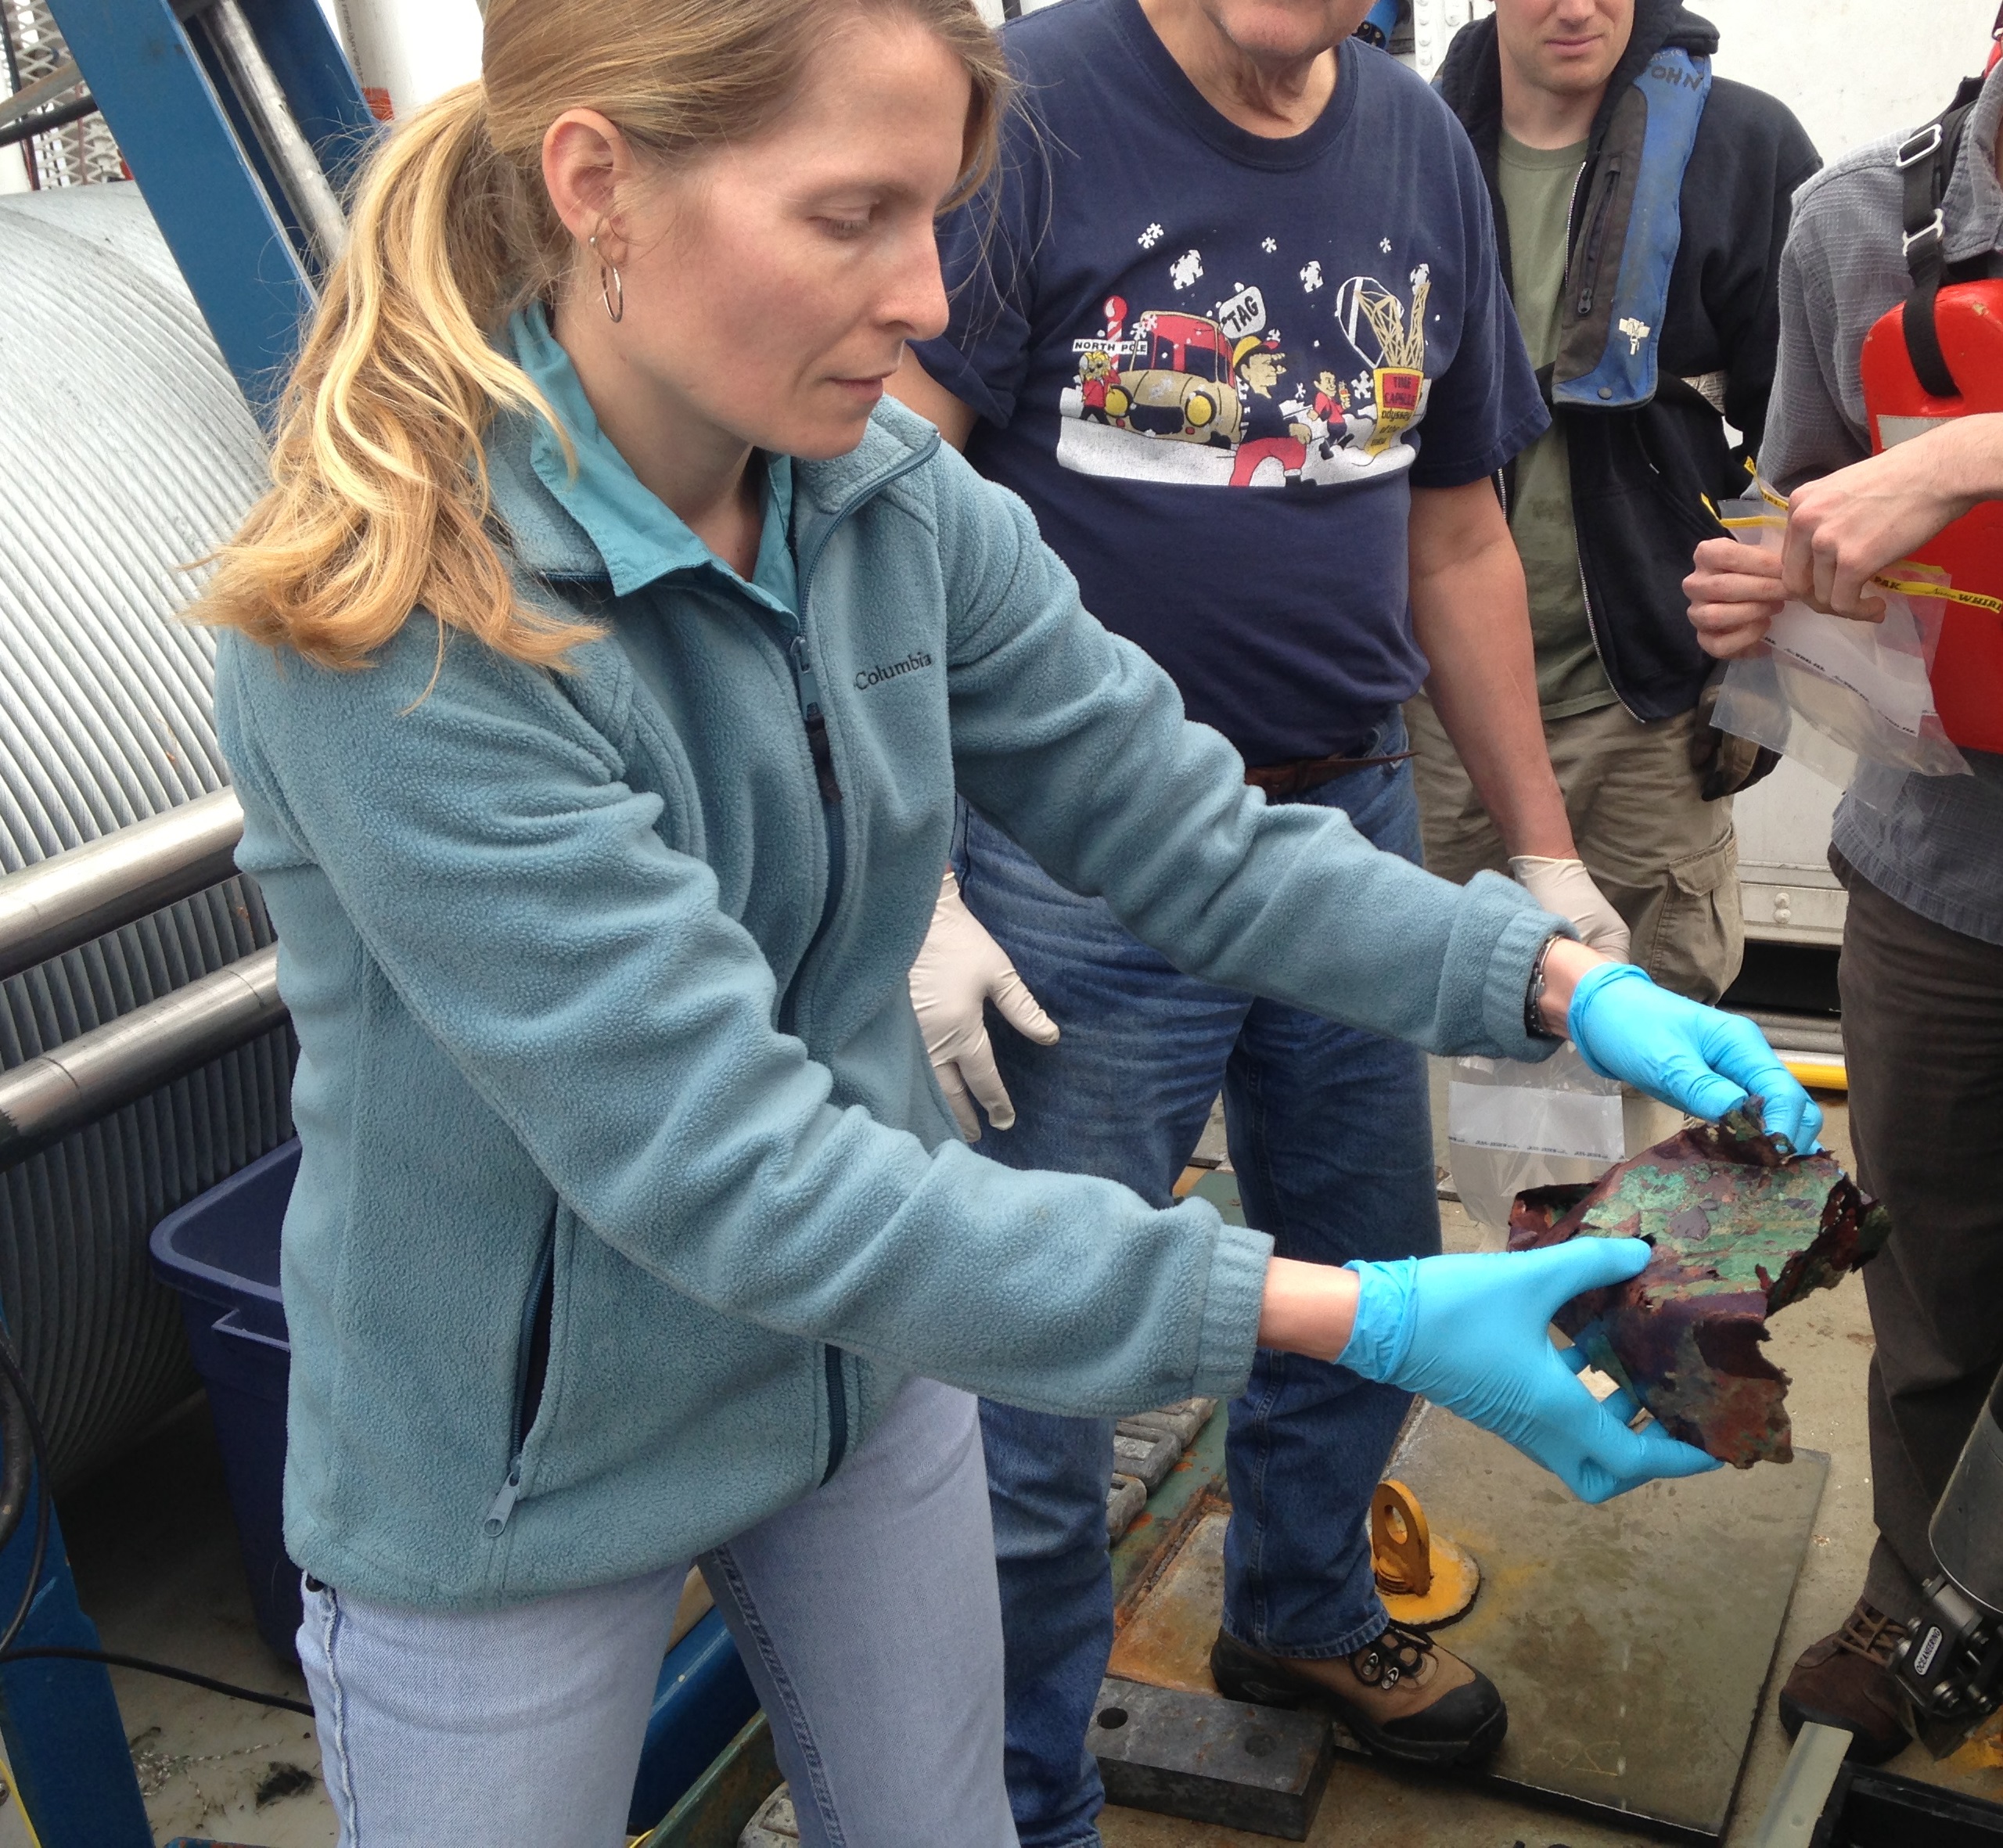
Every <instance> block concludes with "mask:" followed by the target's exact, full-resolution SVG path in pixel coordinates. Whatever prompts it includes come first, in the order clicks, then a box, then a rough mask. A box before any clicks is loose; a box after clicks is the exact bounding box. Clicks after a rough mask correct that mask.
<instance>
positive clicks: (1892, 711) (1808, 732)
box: [1713, 499, 1970, 783]
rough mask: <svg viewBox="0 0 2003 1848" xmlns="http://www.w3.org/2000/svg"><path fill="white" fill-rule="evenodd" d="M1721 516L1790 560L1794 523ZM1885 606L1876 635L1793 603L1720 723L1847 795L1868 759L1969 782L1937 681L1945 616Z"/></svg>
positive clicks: (1726, 699)
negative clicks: (1843, 786) (1936, 699)
mask: <svg viewBox="0 0 2003 1848" xmlns="http://www.w3.org/2000/svg"><path fill="white" fill-rule="evenodd" d="M1719 512H1720V515H1721V518H1722V519H1723V520H1724V523H1725V525H1726V526H1727V527H1729V528H1730V529H1731V532H1732V535H1733V537H1734V538H1737V539H1739V541H1742V543H1745V544H1747V545H1757V546H1760V548H1763V549H1764V550H1766V551H1769V552H1778V551H1779V550H1780V548H1781V543H1782V536H1783V535H1784V534H1785V531H1786V530H1787V518H1786V516H1785V514H1784V513H1782V512H1778V511H1777V510H1776V509H1775V507H1774V506H1773V505H1771V503H1770V502H1767V500H1765V499H1747V500H1742V501H1728V502H1725V504H1724V506H1723V507H1722V508H1721V509H1720V510H1719ZM1908 570H1917V567H1908ZM1878 594H1879V595H1881V596H1882V597H1883V599H1884V602H1885V619H1884V620H1883V622H1877V623H1870V622H1857V621H1853V620H1850V619H1849V618H1847V617H1840V616H1825V615H1824V614H1823V613H1821V611H1820V610H1817V609H1810V608H1809V606H1807V604H1806V603H1803V602H1799V601H1798V600H1792V599H1791V600H1790V601H1789V602H1788V604H1787V605H1786V606H1785V608H1784V609H1782V611H1781V613H1780V614H1779V615H1778V616H1777V617H1775V618H1774V621H1773V627H1771V629H1769V630H1768V631H1767V638H1766V639H1765V641H1764V642H1761V643H1760V647H1759V649H1758V651H1757V653H1753V654H1750V655H1746V656H1742V657H1741V658H1740V659H1739V660H1735V661H1734V662H1732V663H1731V665H1730V666H1729V667H1728V668H1727V669H1726V670H1725V676H1724V687H1723V689H1722V690H1721V692H1720V693H1719V695H1718V703H1717V711H1716V713H1715V714H1714V717H1713V722H1714V724H1716V725H1717V727H1718V728H1719V729H1720V730H1721V731H1725V732H1731V733H1732V734H1733V735H1735V736H1736V737H1739V738H1749V739H1753V742H1756V743H1758V744H1764V745H1766V746H1769V747H1770V748H1771V749H1772V750H1777V751H1779V752H1781V753H1782V754H1783V755H1785V756H1787V757H1793V758H1796V759H1797V760H1800V762H1802V763H1804V764H1807V766H1808V768H1810V769H1811V770H1813V771H1816V772H1817V773H1818V775H1821V776H1824V777H1825V778H1828V779H1829V781H1831V782H1836V783H1847V782H1849V781H1850V772H1851V771H1852V770H1853V769H1854V768H1855V766H1856V764H1857V760H1859V759H1863V760H1868V761H1869V762H1871V763H1872V764H1879V765H1883V766H1885V767H1887V768H1890V769H1893V770H1901V771H1918V773H1919V774H1920V775H1923V776H1966V775H1969V774H1970V773H1969V767H1968V763H1967V760H1965V758H1964V757H1962V753H1961V752H1960V751H1959V750H1958V749H1957V748H1956V747H1955V746H1954V743H1953V742H1952V741H1951V739H1949V738H1948V736H1947V733H1946V732H1944V731H1943V730H1942V729H1941V726H1940V714H1939V713H1938V712H1936V710H1934V705H1933V687H1932V685H1930V683H1929V680H1928V674H1929V672H1930V671H1931V669H1932V667H1933V656H1934V651H1935V650H1936V649H1937V648H1938V647H1939V646H1940V624H1941V619H1942V617H1943V614H1944V611H1945V609H1946V605H1945V604H1944V602H1942V601H1941V600H1940V599H1938V598H1936V597H1916V596H1906V595H1901V593H1899V592H1898V591H1890V590H1883V591H1879V593H1878Z"/></svg>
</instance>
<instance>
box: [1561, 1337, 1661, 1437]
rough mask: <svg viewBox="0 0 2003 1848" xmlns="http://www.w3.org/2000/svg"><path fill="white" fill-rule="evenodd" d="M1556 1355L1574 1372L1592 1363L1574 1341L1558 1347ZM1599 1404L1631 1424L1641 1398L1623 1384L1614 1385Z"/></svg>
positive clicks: (1582, 1369) (1626, 1423) (1635, 1416)
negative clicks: (1569, 1344)
mask: <svg viewBox="0 0 2003 1848" xmlns="http://www.w3.org/2000/svg"><path fill="white" fill-rule="evenodd" d="M1558 1357H1559V1359H1560V1360H1561V1361H1563V1362H1564V1363H1565V1364H1566V1366H1567V1367H1568V1368H1570V1369H1571V1371H1572V1372H1574V1373H1583V1372H1585V1370H1586V1369H1587V1368H1588V1367H1590V1366H1591V1364H1592V1362H1591V1361H1589V1360H1588V1359H1587V1358H1586V1350H1584V1348H1583V1347H1581V1346H1579V1344H1578V1343H1577V1342H1576V1341H1575V1342H1573V1343H1572V1345H1571V1346H1570V1347H1561V1348H1559V1350H1558ZM1587 1390H1588V1395H1589V1396H1590V1394H1591V1388H1590V1387H1588V1389H1587ZM1600 1404H1602V1405H1604V1406H1605V1407H1606V1409H1607V1410H1608V1411H1610V1412H1612V1413H1613V1415H1614V1416H1615V1417H1616V1418H1618V1419H1620V1422H1621V1423H1623V1424H1624V1425H1631V1424H1632V1423H1633V1422H1634V1420H1635V1419H1636V1418H1639V1417H1640V1416H1641V1414H1642V1402H1641V1400H1638V1398H1636V1397H1634V1394H1633V1393H1631V1392H1629V1391H1628V1390H1627V1388H1626V1387H1625V1386H1616V1387H1615V1388H1614V1389H1613V1391H1612V1392H1610V1393H1608V1394H1607V1396H1606V1397H1605V1398H1604V1399H1602V1400H1600Z"/></svg>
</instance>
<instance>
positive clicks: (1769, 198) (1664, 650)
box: [1438, 0, 1821, 719]
mask: <svg viewBox="0 0 2003 1848" xmlns="http://www.w3.org/2000/svg"><path fill="white" fill-rule="evenodd" d="M1717 45H1718V34H1717V28H1716V27H1714V26H1713V25H1712V24H1711V23H1710V21H1709V20H1703V19H1700V18H1699V17H1698V16H1697V15H1696V14H1695V13H1692V12H1690V11H1688V9H1686V8H1685V7H1683V6H1682V5H1680V4H1678V0H1635V3H1634V31H1633V34H1632V36H1631V38H1630V39H1629V41H1628V45H1627V52H1626V53H1625V55H1624V56H1623V57H1622V59H1621V60H1620V63H1619V64H1618V65H1617V66H1616V67H1615V69H1614V72H1613V77H1612V79H1611V80H1610V81H1609V83H1608V84H1607V87H1606V97H1605V99H1604V100H1603V101H1602V102H1601V105H1600V108H1599V113H1598V115H1597V116H1596V117H1595V118H1594V121H1593V126H1592V134H1591V139H1590V141H1589V142H1588V148H1587V153H1586V164H1585V169H1584V172H1583V173H1582V174H1580V179H1579V185H1578V189H1577V191H1576V192H1574V194H1573V213H1572V237H1573V247H1574V250H1575V252H1576V246H1577V238H1578V235H1579V231H1580V226H1581V225H1583V224H1584V222H1585V221H1587V219H1588V216H1589V214H1588V210H1586V209H1584V208H1585V206H1586V203H1587V202H1588V201H1590V200H1592V199H1593V197H1594V187H1595V181H1596V179H1597V178H1598V177H1599V173H1598V170H1599V167H1600V164H1601V156H1602V153H1603V151H1604V150H1605V149H1606V144H1607V141H1608V136H1609V130H1610V129H1614V128H1615V127H1616V124H1615V115H1616V110H1618V109H1619V107H1620V104H1621V102H1622V101H1623V100H1624V99H1625V98H1627V96H1628V95H1630V94H1631V89H1632V86H1633V84H1634V79H1635V77H1637V76H1638V74H1640V73H1641V71H1642V70H1643V69H1644V68H1645V67H1646V65H1647V63H1648V62H1649V59H1651V58H1652V57H1653V56H1655V55H1656V52H1658V51H1660V50H1662V49H1664V48H1665V47H1670V48H1674V49H1680V50H1682V51H1685V52H1689V53H1690V54H1691V55H1692V56H1710V54H1711V53H1713V52H1716V51H1717ZM1438 83H1439V88H1440V94H1441V95H1443V96H1444V98H1445V99H1446V101H1447V106H1449V107H1450V108H1451V109H1452V110H1453V111H1454V113H1455V115H1457V116H1458V117H1459V118H1460V120H1461V122H1462V126H1463V127H1465V128H1466V130H1467V131H1468V135H1469V138H1470V139H1471V140H1472V141H1473V143H1474V146H1475V152H1476V154H1477V156H1479V157H1480V162H1481V167H1482V171H1483V174H1486V175H1487V180H1488V189H1489V196H1490V199H1491V202H1492V203H1493V204H1494V208H1495V225H1496V236H1497V240H1498V246H1499V247H1500V250H1501V258H1502V273H1503V275H1504V278H1505V279H1508V280H1512V281H1513V279H1512V270H1511V262H1510V254H1509V220H1508V217H1507V215H1506V214H1505V212H1504V210H1503V209H1502V199H1501V191H1500V189H1499V188H1498V185H1497V182H1496V151H1497V148H1498V144H1499V142H1500V140H1501V131H1502V75H1501V54H1500V52H1499V50H1498V45H1497V40H1496V27H1495V20H1494V16H1492V15H1491V16H1489V17H1487V18H1486V19H1482V20H1476V21H1475V22H1474V23H1472V24H1470V25H1469V26H1466V27H1463V28H1462V31H1460V32H1459V33H1458V34H1457V35H1456V36H1455V40H1454V42H1453V44H1452V45H1451V46H1450V47H1449V48H1448V49H1447V58H1446V62H1445V63H1444V64H1443V65H1442V66H1441V67H1440V76H1439V78H1438ZM1624 120H1626V118H1624ZM1820 165H1821V161H1820V160H1818V157H1817V156H1816V153H1815V149H1814V144H1813V143H1812V142H1810V140H1809V138H1808V137H1807V134H1806V133H1805V132H1804V131H1803V128H1802V127H1801V124H1800V123H1799V122H1797V121H1796V120H1795V118H1794V116H1793V113H1792V112H1791V111H1790V110H1789V109H1788V108H1787V106H1785V104H1784V103H1782V102H1779V101H1778V99H1775V98H1774V97H1771V96H1769V95H1767V94H1766V92H1764V91H1762V90H1756V89H1753V88H1750V87H1749V86H1748V85H1747V84H1736V83H1734V82H1732V81H1731V80H1730V79H1729V78H1728V77H1714V79H1713V80H1712V83H1711V88H1710V96H1709V98H1708V99H1706V102H1705V106H1704V113H1703V120H1701V122H1700V123H1699V125H1698V129H1697V136H1696V142H1695V144H1694V145H1693V146H1692V149H1691V154H1690V164H1689V166H1688V168H1687V169H1686V170H1685V173H1684V176H1683V189H1682V194H1681V214H1682V237H1681V243H1679V245H1678V249H1677V254H1676V263H1675V266H1674V268H1673V269H1672V270H1671V271H1670V282H1669V297H1668V303H1667V310H1666V311H1665V313H1664V315H1663V322H1662V331H1661V340H1660V346H1659V347H1658V349H1657V358H1658V378H1659V381H1660V382H1659V383H1658V386H1657V389H1656V396H1655V398H1654V400H1653V401H1652V402H1651V403H1649V404H1644V405H1642V406H1639V407H1638V408H1632V409H1624V410H1609V411H1600V410H1595V409H1591V408H1587V407H1583V406H1577V405H1570V404H1563V405H1559V406H1556V407H1554V411H1553V415H1554V416H1555V417H1556V418H1558V419H1560V420H1561V421H1562V424H1563V427H1564V430H1565V437H1566V448H1567V450H1568V451H1569V454H1570V458H1571V477H1572V506H1573V523H1574V525H1575V526H1576V527H1577V532H1578V538H1579V563H1580V570H1581V571H1582V573H1583V574H1584V581H1585V590H1586V604H1587V609H1588V615H1589V617H1590V619H1591V623H1592V629H1593V641H1594V643H1595V646H1596V647H1597V648H1598V651H1599V656H1600V659H1601V660H1602V662H1603V663H1605V664H1606V671H1607V678H1608V679H1609V681H1611V682H1612V683H1613V690H1614V692H1616V694H1618V695H1619V696H1620V701H1621V703H1622V704H1623V705H1624V706H1626V707H1627V710H1629V711H1630V712H1631V713H1633V714H1634V716H1635V717H1638V718H1642V719H1661V718H1668V717H1673V716H1674V715H1675V714H1678V713H1681V712H1687V711H1688V710H1690V708H1691V707H1692V706H1694V705H1695V704H1696V703H1697V699H1698V696H1699V693H1700V692H1702V691H1703V685H1704V681H1705V678H1706V674H1707V673H1708V671H1709V669H1710V665H1711V663H1710V660H1708V658H1707V657H1706V656H1705V655H1704V654H1703V652H1702V651H1701V650H1700V649H1699V648H1698V646H1697V644H1696V635H1695V633H1694V631H1692V628H1691V627H1690V623H1689V619H1688V613H1687V609H1686V604H1685V599H1684V595H1683V591H1682V588H1681V586H1682V581H1683V579H1684V577H1685V576H1686V575H1688V572H1689V570H1690V555H1691V553H1692V551H1694V550H1695V549H1696V545H1697V543H1698V541H1699V540H1702V539H1706V538H1713V537H1714V536H1716V535H1717V534H1718V533H1719V532H1720V531H1721V528H1720V527H1719V526H1718V525H1717V522H1716V520H1714V518H1713V516H1712V515H1711V514H1710V512H1709V511H1708V510H1707V509H1706V507H1705V505H1704V497H1705V496H1706V495H1709V496H1710V498H1711V499H1712V500H1714V501H1717V500H1720V499H1723V498H1728V497H1729V496H1731V495H1733V494H1739V493H1741V492H1742V491H1743V490H1744V486H1745V482H1746V475H1745V471H1744V467H1743V459H1742V458H1743V457H1744V456H1745V455H1747V454H1750V453H1753V452H1755V451H1757V448H1758V445H1759V441H1760V432H1761V430H1762V428H1763V427H1764V424H1765V422H1766V415H1767V392H1768V391H1769V390H1770V389H1771V386H1772V384H1773V380H1774V359H1775V348H1776V347H1777V346H1778V343H1779V338H1780V308H1779V300H1778V289H1777V280H1778V275H1779V271H1780V258H1781V246H1782V243H1785V241H1786V237H1787V226H1788V211H1789V201H1790V200H1791V199H1792V197H1793V193H1794V190H1795V189H1796V187H1797V186H1799V185H1800V184H1801V183H1802V182H1803V180H1805V179H1807V178H1808V176H1809V175H1810V174H1812V173H1814V171H1815V170H1816V168H1817V167H1819V166H1820ZM1699 379H1702V380H1704V381H1705V386H1704V390H1705V391H1706V392H1710V391H1713V390H1714V389H1715V386H1714V381H1716V383H1717V384H1721V386H1722V388H1723V402H1724V415H1725V416H1726V417H1727V418H1728V419H1730V420H1731V422H1732V423H1734V424H1735V425H1736V426H1738V428H1739V430H1740V431H1741V432H1742V433H1743V435H1744V437H1745V444H1744V447H1743V448H1742V449H1740V450H1738V451H1734V450H1733V449H1732V448H1731V447H1730V446H1729V445H1728V443H1727V442H1726V440H1725V434H1724V426H1723V423H1722V422H1721V419H1720V418H1719V416H1718V415H1717V412H1716V411H1715V410H1714V408H1712V405H1711V404H1710V403H1709V402H1707V401H1706V397H1705V396H1704V395H1700V393H1699V390H1697V389H1695V388H1694V382H1695V381H1697V380H1699Z"/></svg>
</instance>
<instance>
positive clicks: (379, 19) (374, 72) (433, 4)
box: [320, 0, 480, 115]
mask: <svg viewBox="0 0 2003 1848" xmlns="http://www.w3.org/2000/svg"><path fill="white" fill-rule="evenodd" d="M320 10H321V11H322V13H325V15H326V16H327V19H328V22H329V24H331V25H332V26H333V29H334V35H335V37H336V38H339V39H340V41H341V43H342V44H343V45H345V46H346V47H347V55H348V56H349V57H350V58H351V59H353V60H354V67H355V70H356V71H357V73H358V74H359V75H360V77H361V81H362V84H363V86H364V87H365V88H368V89H372V90H381V91H385V92H387V93H388V95H389V99H390V106H391V108H392V110H394V113H397V114H398V115H408V113H410V111H411V110H413V109H415V108H416V107H417V106H418V105H419V103H421V102H430V99H432V98H433V97H434V96H436V95H438V94H439V92H441V91H443V90H449V89H451V88H454V86H455V85H456V84H466V83H471V82H472V81H473V79H474V78H475V77H478V76H479V75H480V6H479V4H478V0H320ZM371 100H372V101H373V100H374V99H371Z"/></svg>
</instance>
